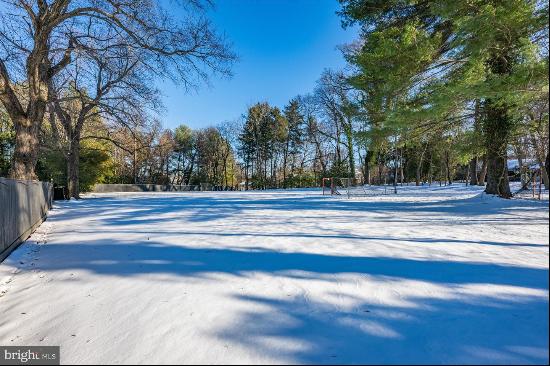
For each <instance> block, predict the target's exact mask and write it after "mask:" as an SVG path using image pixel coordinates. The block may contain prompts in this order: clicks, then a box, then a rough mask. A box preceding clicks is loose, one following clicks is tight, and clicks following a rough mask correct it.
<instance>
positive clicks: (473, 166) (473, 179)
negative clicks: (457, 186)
mask: <svg viewBox="0 0 550 366" xmlns="http://www.w3.org/2000/svg"><path fill="white" fill-rule="evenodd" d="M478 183H479V181H478V179H477V156H474V157H473V158H472V160H470V185H471V186H477V185H478Z"/></svg>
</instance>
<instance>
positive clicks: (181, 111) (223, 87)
mask: <svg viewBox="0 0 550 366" xmlns="http://www.w3.org/2000/svg"><path fill="white" fill-rule="evenodd" d="M215 3H216V6H215V10H214V11H213V12H212V14H211V20H212V21H213V23H214V25H215V26H216V28H217V29H218V31H220V32H223V33H225V35H226V36H227V38H228V39H229V40H230V41H231V42H232V43H233V46H234V47H233V50H234V51H235V52H236V53H237V54H238V56H239V61H238V62H237V63H236V64H235V66H234V68H233V72H234V76H233V77H232V78H231V79H229V80H224V79H215V78H214V79H212V80H211V83H210V84H211V85H210V86H204V87H201V88H199V89H198V90H196V91H190V92H186V91H185V90H184V89H183V88H181V87H178V86H176V85H173V84H172V83H170V82H163V83H159V88H160V89H161V91H162V93H163V95H164V97H163V100H164V104H165V107H166V111H165V113H163V115H162V116H161V119H162V121H163V125H164V127H166V128H174V127H176V126H178V125H180V124H182V123H183V124H186V125H188V126H190V127H192V128H200V127H207V126H212V125H216V124H218V123H219V122H222V121H226V120H234V119H236V118H238V117H239V116H241V115H242V114H243V113H245V112H246V109H247V107H248V106H250V105H252V104H253V103H256V102H258V101H268V102H269V103H270V104H272V105H275V106H279V107H283V106H284V105H285V104H286V103H287V102H288V100H290V99H291V98H292V97H294V96H296V95H298V94H304V93H307V92H310V91H311V90H312V89H313V88H314V86H315V81H316V80H317V79H318V78H319V76H320V74H321V72H322V71H323V69H325V68H334V69H339V68H343V67H344V66H345V61H344V59H343V56H342V54H341V52H340V51H339V50H338V49H337V48H336V47H337V46H338V45H342V44H346V43H350V42H352V41H353V40H354V39H355V38H356V37H357V31H356V30H353V29H347V30H344V29H342V27H341V25H340V18H339V17H338V15H336V14H335V12H336V11H337V10H338V9H339V5H338V1H337V0H216V1H215Z"/></svg>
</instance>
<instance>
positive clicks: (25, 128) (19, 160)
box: [9, 118, 40, 180]
mask: <svg viewBox="0 0 550 366" xmlns="http://www.w3.org/2000/svg"><path fill="white" fill-rule="evenodd" d="M13 124H14V127H15V149H14V152H13V163H12V166H11V169H10V173H9V177H10V178H13V179H23V180H36V179H37V176H36V174H35V172H34V167H35V166H36V163H37V161H38V148H39V140H38V133H39V130H40V124H38V123H35V121H31V120H29V119H26V118H20V119H16V120H14V121H13Z"/></svg>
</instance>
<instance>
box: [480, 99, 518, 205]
mask: <svg viewBox="0 0 550 366" xmlns="http://www.w3.org/2000/svg"><path fill="white" fill-rule="evenodd" d="M485 110H486V113H487V116H486V118H485V121H484V133H485V144H486V147H487V186H486V187H485V192H486V193H488V194H495V195H498V196H500V197H502V198H510V197H512V192H511V191H510V183H509V181H508V154H507V148H508V141H509V135H510V128H511V119H510V116H509V115H508V108H507V106H506V105H504V104H502V103H497V102H495V101H492V100H487V102H486V105H485Z"/></svg>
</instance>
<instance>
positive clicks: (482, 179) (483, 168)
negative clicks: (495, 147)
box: [477, 154, 488, 186]
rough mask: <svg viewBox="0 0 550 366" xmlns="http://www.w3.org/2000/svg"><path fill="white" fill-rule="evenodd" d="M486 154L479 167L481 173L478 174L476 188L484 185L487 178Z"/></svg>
mask: <svg viewBox="0 0 550 366" xmlns="http://www.w3.org/2000/svg"><path fill="white" fill-rule="evenodd" d="M487 167H488V164H487V154H485V155H484V156H483V164H482V165H481V171H480V172H479V179H478V181H477V185H478V186H484V185H485V178H486V177H487Z"/></svg>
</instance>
